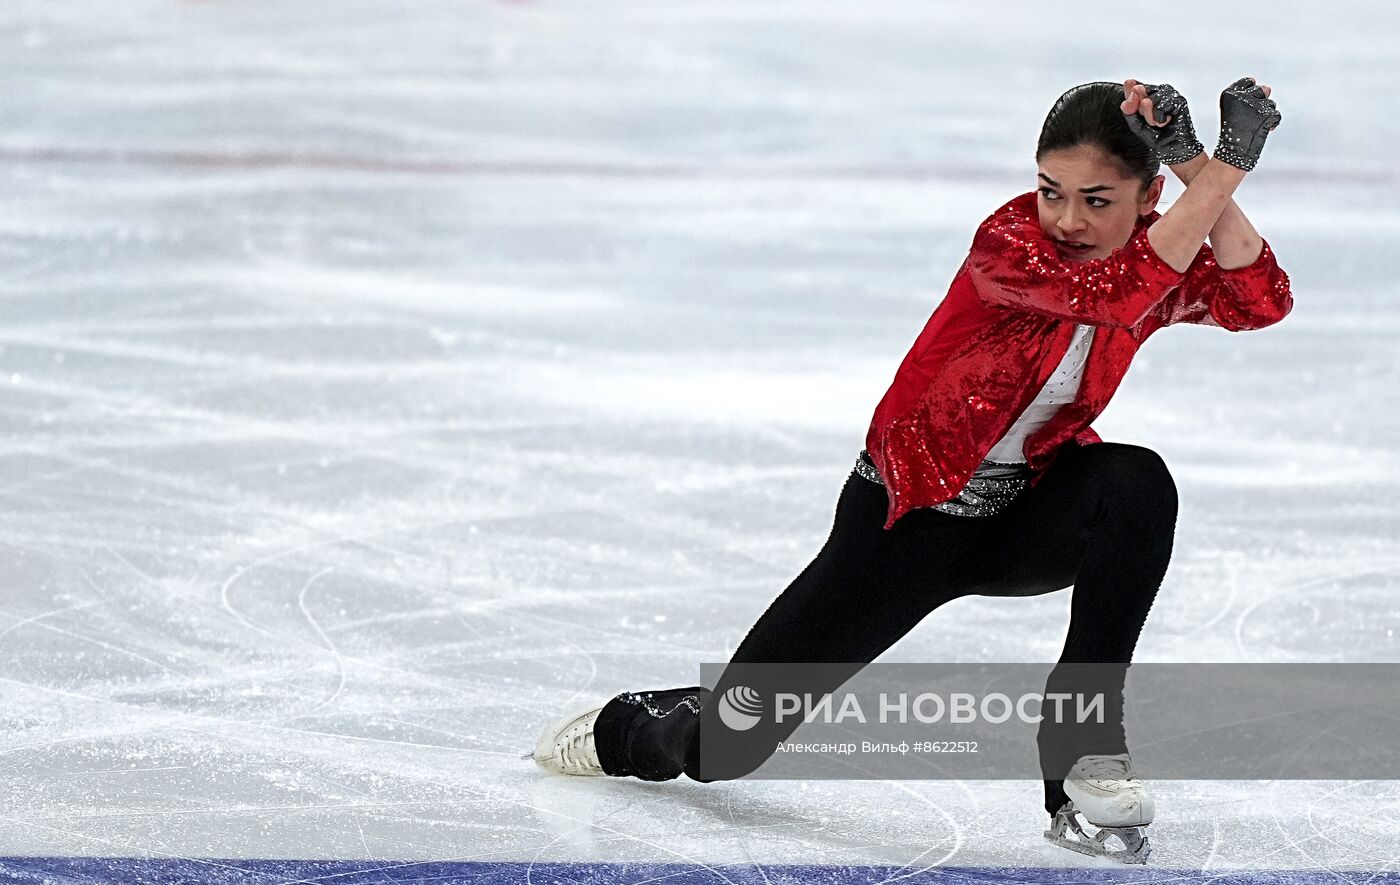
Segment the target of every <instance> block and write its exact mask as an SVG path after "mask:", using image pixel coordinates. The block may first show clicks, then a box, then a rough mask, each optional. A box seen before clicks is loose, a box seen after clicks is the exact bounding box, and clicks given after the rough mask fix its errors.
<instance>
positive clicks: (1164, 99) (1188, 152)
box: [1121, 80, 1205, 166]
mask: <svg viewBox="0 0 1400 885" xmlns="http://www.w3.org/2000/svg"><path fill="white" fill-rule="evenodd" d="M1121 108H1122V110H1123V113H1124V114H1125V115H1126V116H1127V120H1128V128H1129V129H1131V130H1133V134H1134V135H1136V136H1137V137H1138V138H1140V139H1142V141H1143V142H1145V143H1146V144H1147V146H1148V147H1150V148H1152V149H1153V150H1155V151H1156V152H1157V156H1159V157H1161V158H1162V162H1163V163H1166V164H1167V165H1168V166H1175V165H1176V164H1178V163H1185V162H1186V161H1188V160H1191V159H1193V158H1195V157H1198V156H1200V155H1201V154H1203V153H1205V148H1204V147H1203V146H1202V145H1201V141H1200V139H1198V138H1197V137H1196V128H1195V127H1194V126H1193V125H1192V124H1191V111H1190V109H1189V108H1188V107H1187V105H1186V97H1185V96H1184V95H1182V94H1181V93H1180V92H1177V91H1176V89H1175V88H1173V87H1172V86H1171V84H1169V83H1163V84H1161V85H1160V86H1153V85H1152V84H1150V83H1139V82H1138V81H1136V80H1124V81H1123V104H1122V105H1121Z"/></svg>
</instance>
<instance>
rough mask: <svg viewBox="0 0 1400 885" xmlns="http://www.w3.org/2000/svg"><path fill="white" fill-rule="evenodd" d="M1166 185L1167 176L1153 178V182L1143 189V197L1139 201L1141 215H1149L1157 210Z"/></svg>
mask: <svg viewBox="0 0 1400 885" xmlns="http://www.w3.org/2000/svg"><path fill="white" fill-rule="evenodd" d="M1166 183H1167V177H1166V176H1165V175H1154V176H1152V180H1151V181H1149V182H1148V183H1147V186H1146V187H1144V188H1143V189H1142V197H1141V198H1140V199H1139V201H1138V214H1139V215H1147V214H1150V213H1151V212H1153V211H1155V210H1156V208H1157V202H1158V201H1159V200H1161V199H1162V187H1163V185H1165V184H1166Z"/></svg>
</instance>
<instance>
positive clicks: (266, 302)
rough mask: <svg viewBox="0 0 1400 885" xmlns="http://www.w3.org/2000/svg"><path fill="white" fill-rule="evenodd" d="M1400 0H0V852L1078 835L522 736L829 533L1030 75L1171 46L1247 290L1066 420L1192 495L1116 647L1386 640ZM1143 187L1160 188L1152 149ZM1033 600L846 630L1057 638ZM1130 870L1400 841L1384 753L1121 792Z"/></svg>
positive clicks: (531, 853) (991, 173) (331, 853)
mask: <svg viewBox="0 0 1400 885" xmlns="http://www.w3.org/2000/svg"><path fill="white" fill-rule="evenodd" d="M1397 68H1400V8H1397V7H1396V6H1395V5H1394V4H1391V3H1386V2H1381V0H1374V2H1368V3H1361V2H1357V3H1349V2H1333V3H1327V4H1276V3H1263V2H1259V3H1248V4H1220V3H1214V2H1199V0H1188V2H1179V3H1173V4H1167V5H1154V6H1151V7H1146V6H1141V5H1139V6H1129V5H1123V4H1117V3H1105V4H1097V5H1090V4H1072V5H1063V4H1045V3H1037V2H1025V0H1018V2H1006V3H997V4H986V3H982V4H952V3H948V4H932V3H921V2H913V0H901V2H892V3H882V4H878V5H864V4H845V3H835V2H827V3H814V2H765V3H745V2H722V3H703V4H686V3H681V4H657V3H644V2H631V3H617V2H610V3H590V4H584V3H554V2H534V0H526V2H514V3H504V2H503V3H494V2H484V0H482V2H463V0H423V2H415V3H411V4H397V3H373V2H367V0H359V2H344V0H342V2H326V0H314V2H296V3H285V2H274V0H256V2H255V0H238V2H235V0H202V2H200V0H124V2H122V3H108V2H97V0H66V2H63V3H53V2H35V0H12V2H10V3H7V4H5V5H4V6H3V7H0V384H3V386H0V397H3V400H0V492H3V499H2V503H0V563H3V573H2V574H3V579H4V580H3V584H2V585H0V586H2V587H3V590H0V775H2V776H3V781H4V783H5V785H6V789H5V790H3V791H0V797H3V798H0V828H2V829H3V834H4V835H3V837H0V855H5V854H76V855H150V856H154V857H239V856H247V857H299V858H374V859H386V860H396V859H397V860H427V859H475V860H530V859H539V860H584V859H645V860H659V861H678V862H686V863H693V864H696V865H707V864H717V863H732V862H746V861H752V862H756V863H760V864H770V863H772V864H776V863H784V862H795V861H801V862H822V863H843V864H858V863H894V864H896V865H901V864H907V865H908V866H907V870H909V871H914V870H918V869H922V868H925V867H929V866H933V865H939V864H946V865H956V866H978V865H1010V866H1038V865H1051V866H1056V865H1058V866H1073V865H1078V864H1081V863H1084V862H1086V861H1082V860H1081V859H1080V858H1078V857H1076V856H1072V855H1069V856H1067V855H1068V853H1067V852H1058V853H1057V852H1056V850H1055V849H1051V848H1048V847H1045V846H1043V844H1042V840H1041V837H1040V830H1041V829H1042V827H1043V825H1044V815H1043V812H1042V811H1041V810H1040V807H1039V806H1040V799H1039V786H1038V784H1036V783H1034V782H1030V781H1024V782H1023V781H996V782H976V783H973V782H891V783H881V782H858V783H832V782H822V783H800V782H775V781H763V782H760V781H750V782H739V783H730V784H711V785H701V784H697V783H693V782H689V781H678V782H674V783H667V784H643V783H639V782H635V781H628V782H621V781H611V782H599V781H580V780H565V779H549V778H547V777H545V776H543V775H541V774H540V773H539V772H538V771H537V770H536V769H535V768H534V767H533V766H531V765H530V764H529V763H527V762H522V761H521V760H520V759H519V758H518V757H519V754H520V753H521V752H524V751H526V750H528V749H529V746H530V744H531V743H532V741H533V739H534V735H535V732H536V731H537V730H538V729H539V728H540V727H541V726H542V725H543V724H545V723H546V722H547V721H548V720H550V719H551V718H552V717H553V716H554V715H556V714H557V713H558V712H559V711H561V710H564V709H566V708H568V707H571V706H574V705H576V704H578V703H580V702H584V701H587V700H592V699H595V698H596V699H602V698H606V697H608V696H610V695H611V694H613V693H616V692H618V691H621V690H624V689H641V688H658V687H665V686H670V685H686V684H692V683H693V682H694V681H695V679H696V677H697V674H698V667H699V664H700V663H701V662H703V661H720V660H724V659H725V658H726V655H727V653H728V652H729V651H730V650H732V648H733V647H734V646H735V644H736V643H737V642H738V641H739V640H740V638H741V637H742V636H743V634H744V631H745V630H746V629H747V628H748V626H749V625H750V624H751V623H752V621H753V620H754V619H755V618H756V617H757V615H758V614H759V613H760V612H761V611H762V610H763V609H764V608H765V607H766V605H767V604H768V602H769V601H770V600H771V598H772V597H773V596H774V595H775V594H776V593H777V592H778V591H779V590H781V589H782V588H783V587H784V586H785V585H786V584H787V582H788V581H789V580H790V579H791V578H792V577H793V576H794V575H795V574H796V573H797V572H798V571H799V570H800V569H801V568H802V567H803V566H804V565H805V564H806V562H807V561H808V560H809V559H810V557H811V556H812V554H813V553H815V552H816V550H817V549H818V548H819V547H820V545H821V543H822V541H823V540H824V539H825V537H826V533H827V531H828V529H829V526H830V519H831V513H832V507H833V504H834V502H835V499H836V494H837V492H838V490H839V489H840V486H841V484H842V482H843V481H844V479H845V476H846V474H847V473H848V472H849V470H850V467H851V463H852V461H853V459H854V457H855V454H856V452H857V450H858V449H859V448H860V446H861V444H862V441H863V437H864V432H865V429H866V425H867V422H868V420H869V417H870V411H871V409H872V408H873V406H874V404H875V402H876V401H877V400H878V398H879V396H880V394H881V393H882V392H883V391H884V389H885V386H886V385H887V384H888V382H889V380H890V378H891V376H892V374H893V371H894V369H895V367H896V365H897V364H898V362H899V360H900V359H901V358H902V356H903V354H904V352H905V350H906V349H907V347H908V345H909V343H910V342H911V341H912V340H913V337H914V335H915V334H916V333H917V331H918V330H919V328H920V327H921V326H922V324H923V322H924V320H925V319H926V317H927V316H928V314H929V313H930V311H931V310H932V309H933V308H934V307H935V306H936V305H937V303H938V301H939V299H940V298H941V297H942V295H943V292H944V291H945V289H946V286H947V283H948V281H949V279H950V278H951V276H952V274H953V272H954V271H955V270H956V268H957V266H958V264H959V262H960V261H961V259H962V256H963V254H964V253H965V250H966V247H967V243H968V241H969V237H970V235H971V232H972V230H973V228H974V227H975V225H976V224H977V222H979V221H980V220H981V219H982V218H983V217H985V215H986V214H987V213H988V212H990V211H991V210H992V209H993V208H995V207H996V206H998V205H1000V204H1001V203H1003V202H1005V201H1006V200H1007V199H1009V198H1010V197H1011V196H1014V195H1015V194H1017V193H1021V192H1023V191H1026V190H1029V189H1030V188H1031V187H1032V175H1033V170H1034V167H1033V165H1032V156H1031V155H1032V153H1033V149H1034V141H1035V137H1036V133H1037V130H1038V127H1039V124H1040V120H1041V118H1042V116H1043V114H1044V112H1045V110H1046V108H1047V107H1048V106H1049V103H1050V102H1051V101H1052V100H1053V98H1054V97H1055V96H1056V95H1058V94H1059V92H1060V91H1062V90H1063V89H1065V88H1067V87H1068V86H1070V85H1073V84H1076V83H1080V82H1083V81H1086V80H1094V79H1122V78H1124V77H1129V76H1131V77H1137V78H1139V79H1144V80H1149V81H1157V80H1170V81H1172V82H1173V83H1175V84H1176V85H1177V86H1178V87H1179V88H1180V89H1181V90H1182V91H1183V92H1184V93H1185V94H1186V95H1187V96H1189V97H1190V98H1191V99H1192V101H1193V104H1194V106H1195V108H1196V109H1197V110H1196V119H1197V122H1198V125H1200V127H1201V128H1202V130H1203V132H1208V133H1212V134H1210V135H1207V141H1208V143H1213V128H1214V125H1215V121H1216V119H1217V114H1216V112H1215V110H1214V96H1215V95H1216V94H1217V93H1218V91H1219V89H1220V88H1221V87H1223V86H1224V85H1225V84H1227V83H1229V82H1230V81H1232V80H1234V79H1235V78H1237V77H1239V76H1241V75H1245V74H1253V75H1256V76H1258V77H1260V78H1261V79H1262V80H1264V81H1265V82H1269V83H1271V84H1272V85H1273V86H1274V87H1275V89H1276V93H1275V97H1276V99H1277V100H1278V102H1279V105H1280V107H1281V108H1282V110H1283V115H1284V122H1283V126H1282V127H1281V128H1280V130H1279V131H1278V132H1277V133H1276V134H1275V135H1274V136H1272V137H1271V138H1270V142H1269V145H1268V148H1267V150H1266V152H1265V155H1264V158H1263V161H1262V163H1261V166H1260V169H1259V171H1258V172H1256V173H1254V174H1252V175H1251V176H1250V178H1249V180H1248V181H1247V182H1246V184H1245V186H1244V188H1243V189H1242V191H1241V193H1240V196H1239V199H1240V202H1241V204H1242V205H1243V206H1244V207H1245V208H1246V210H1247V211H1248V213H1249V214H1250V216H1251V218H1253V219H1254V220H1255V221H1256V223H1257V225H1258V227H1259V229H1260V230H1261V232H1262V233H1263V234H1264V236H1265V237H1266V238H1268V240H1269V241H1270V242H1271V243H1272V244H1273V246H1274V248H1275V250H1276V252H1277V254H1278V255H1279V256H1280V260H1281V262H1282V263H1283V265H1284V267H1285V268H1286V269H1287V270H1288V271H1289V273H1290V274H1291V275H1292V278H1293V285H1294V292H1295V297H1296V302H1297V307H1296V309H1295V311H1294V313H1293V315H1292V316H1290V317H1289V318H1288V319H1287V320H1286V321H1284V322H1283V323H1282V324H1280V325H1279V326H1276V327H1274V328H1270V329H1268V330H1265V331H1261V332H1257V333H1248V334H1242V335H1232V334H1230V333H1226V332H1223V331H1221V330H1219V329H1206V328H1178V329H1172V330H1168V331H1167V332H1165V333H1163V334H1161V335H1159V336H1157V337H1156V338H1154V339H1153V341H1152V342H1151V343H1150V345H1149V346H1148V347H1147V348H1145V349H1144V351H1143V352H1142V353H1141V355H1140V356H1139V358H1138V359H1137V362H1136V364H1135V367H1134V369H1133V370H1132V372H1131V373H1130V375H1129V377H1128V379H1127V381H1126V382H1125V383H1124V385H1123V387H1122V388H1121V390H1120V391H1119V393H1118V394H1117V397H1116V399H1115V400H1114V402H1113V404H1112V406H1111V407H1110V408H1109V410H1108V411H1107V413H1106V414H1105V415H1104V416H1103V417H1102V418H1101V419H1100V420H1099V421H1098V422H1096V425H1095V426H1096V428H1097V429H1098V430H1099V432H1100V433H1101V434H1102V435H1103V436H1104V437H1105V438H1106V439H1111V440H1117V441H1123V442H1135V443H1139V444H1143V445H1149V446H1152V447H1153V448H1155V449H1157V450H1158V451H1160V452H1161V453H1162V454H1163V455H1164V456H1165V457H1166V459H1167V461H1168V463H1169V464H1170V465H1171V467H1172V469H1173V471H1174V472H1175V475H1176V478H1177V481H1178V485H1179V487H1180V489H1181V494H1182V513H1181V517H1180V521H1179V531H1178V536H1177V541H1176V552H1175V557H1174V560H1173V563H1172V567H1171V571H1170V573H1169V575H1168V578H1167V581H1166V584H1165V586H1164V588H1163V592H1162V595H1161V597H1160V598H1159V601H1158V604H1157V606H1156V609H1155V610H1154V612H1153V614H1152V617H1151V620H1150V622H1149V624H1148V628H1147V631H1146V634H1145V636H1144V637H1143V640H1142V644H1141V646H1140V652H1139V657H1138V659H1139V660H1141V661H1318V662H1325V661H1333V662H1344V661H1370V662H1393V661H1395V660H1396V659H1397V656H1400V649H1398V648H1397V642H1396V638H1395V631H1396V629H1397V627H1400V602H1398V601H1397V592H1400V580H1397V574H1400V543H1397V540H1396V539H1397V537H1400V531H1397V529H1400V517H1397V508H1396V503H1395V502H1396V500H1397V493H1400V456H1397V450H1396V445H1395V440H1396V438H1397V436H1400V409H1397V408H1396V406H1397V398H1398V397H1397V393H1396V391H1397V389H1400V369H1398V368H1397V359H1396V357H1397V350H1396V344H1395V341H1396V337H1397V333H1400V307H1397V303H1396V297H1397V294H1396V289H1395V286H1394V279H1395V272H1394V266H1393V264H1392V262H1393V261H1395V260H1396V248H1395V240H1396V235H1397V233H1400V210H1397V208H1396V204H1397V198H1400V173H1397V171H1396V167H1395V146H1396V145H1397V144H1400V123H1398V122H1397V118H1396V115H1395V114H1394V112H1393V105H1394V97H1393V94H1392V93H1393V88H1394V84H1393V81H1394V74H1395V71H1396V70H1397ZM1172 193H1173V194H1175V193H1179V189H1178V190H1175V191H1172ZM1067 599H1068V593H1058V594H1054V595H1051V596H1048V597H1043V598H1036V599H1017V600H965V601H961V602H958V603H956V604H954V605H952V606H949V607H948V608H947V609H945V610H942V611H940V612H939V613H938V614H937V615H936V616H934V617H931V618H930V619H929V620H928V621H926V622H925V623H924V624H922V625H921V626H920V628H919V629H918V630H916V631H915V632H914V633H912V634H911V635H910V636H908V637H907V638H906V639H904V640H903V641H901V642H900V643H899V644H898V645H897V646H896V647H895V648H894V649H892V650H891V651H890V652H889V653H888V655H887V656H886V657H885V658H884V659H885V660H908V661H919V660H932V661H939V660H973V661H1045V660H1052V659H1053V658H1054V656H1055V654H1056V653H1057V650H1058V647H1059V644H1060V642H1061V640H1062V639H1063V630H1062V625H1063V624H1064V621H1065V617H1066V605H1067ZM1157 793H1158V796H1159V821H1158V823H1157V824H1156V825H1155V826H1154V828H1153V829H1154V834H1155V836H1154V838H1155V841H1156V843H1157V854H1156V857H1155V859H1154V861H1155V863H1156V864H1157V865H1160V866H1164V867H1179V868H1188V869H1201V870H1206V871H1217V870H1226V869H1231V868H1237V867H1238V868H1257V869H1284V868H1292V869H1299V868H1319V867H1320V868H1324V869H1332V870H1343V869H1349V868H1357V869H1363V870H1377V871H1379V870H1391V869H1394V868H1395V867H1396V865H1397V857H1400V835H1397V833H1398V832H1400V826H1397V818H1398V817H1400V815H1397V802H1398V801H1400V788H1398V787H1397V785H1396V784H1395V783H1394V782H1385V781H1371V782H1355V783H1353V782H1345V783H1344V782H1325V783H1322V782H1286V781H1278V782H1265V783H1253V782H1250V783H1245V782H1179V781H1178V782H1162V783H1160V784H1157Z"/></svg>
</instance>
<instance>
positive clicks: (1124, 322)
mask: <svg viewBox="0 0 1400 885" xmlns="http://www.w3.org/2000/svg"><path fill="white" fill-rule="evenodd" d="M1244 175H1245V173H1244V171H1243V170H1241V169H1238V168H1236V167H1234V166H1231V165H1229V164H1227V163H1222V162H1220V161H1219V160H1211V161H1209V164H1208V165H1207V166H1206V168H1204V169H1202V170H1201V172H1200V173H1199V174H1198V175H1197V176H1196V177H1195V180H1194V181H1193V182H1192V184H1191V185H1190V186H1189V187H1187V189H1186V193H1185V194H1183V195H1182V197H1181V199H1180V200H1178V201H1177V202H1176V205H1174V206H1172V208H1171V209H1170V210H1168V211H1167V213H1166V214H1165V215H1163V216H1162V217H1161V218H1158V219H1157V220H1156V221H1154V222H1153V223H1152V224H1151V226H1149V227H1147V228H1145V229H1142V230H1139V231H1137V232H1136V233H1135V234H1133V236H1132V237H1131V238H1130V239H1129V240H1128V242H1127V244H1126V245H1124V246H1123V248H1121V249H1116V250H1114V251H1113V252H1112V253H1111V254H1110V255H1108V256H1107V257H1105V258H1096V259H1093V260H1090V261H1073V260H1070V259H1068V258H1065V257H1064V256H1062V255H1060V253H1059V250H1058V249H1056V248H1055V244H1054V243H1053V242H1052V241H1051V239H1050V238H1049V237H1048V236H1046V234H1045V233H1044V231H1043V230H1042V229H1041V227H1040V221H1039V219H1038V217H1037V215H1036V211H1035V204H1034V199H1033V198H1029V199H1028V198H1027V197H1022V198H1019V199H1017V200H1013V201H1012V202H1011V203H1008V204H1007V205H1006V206H1004V207H1002V208H1001V209H999V210H998V211H997V212H996V213H995V214H993V215H992V217H991V218H989V219H987V221H986V222H984V223H983V224H982V226H981V227H980V228H978V230H977V235H976V236H975V237H974V238H973V241H972V251H971V254H970V255H969V256H968V262H967V269H968V273H969V275H970V276H971V277H972V281H973V284H974V285H975V286H976V288H977V294H978V296H979V297H980V298H981V299H982V300H983V301H984V302H986V303H988V304H991V305H993V306H998V307H1012V308H1017V309H1019V310H1026V311H1030V312H1033V313H1040V314H1046V315H1050V316H1054V317H1057V318H1059V319H1066V320H1072V321H1074V322H1077V323H1085V324H1088V325H1097V326H1119V327H1123V328H1131V327H1132V326H1135V325H1137V324H1138V323H1139V322H1141V321H1142V320H1143V318H1144V317H1146V316H1147V315H1148V314H1149V313H1151V312H1152V310H1153V308H1155V307H1156V306H1157V305H1158V304H1159V303H1160V302H1161V301H1162V299H1163V298H1165V297H1166V295H1167V293H1168V292H1170V291H1171V290H1172V289H1173V288H1175V287H1176V286H1177V285H1178V284H1179V283H1180V282H1181V279H1182V273H1183V272H1184V271H1185V270H1186V269H1187V268H1188V267H1190V266H1191V262H1192V261H1193V260H1194V259H1195V258H1196V255H1197V254H1198V253H1199V252H1200V251H1201V246H1202V243H1204V242H1205V238H1206V234H1207V233H1208V232H1209V231H1210V229H1211V227H1212V225H1214V224H1215V221H1216V219H1217V218H1219V216H1220V212H1221V210H1223V209H1224V208H1225V204H1226V203H1227V202H1228V201H1229V199H1230V196H1231V195H1232V194H1233V193H1234V192H1235V188H1236V187H1238V186H1239V183H1240V182H1241V181H1243V180H1244ZM1028 197H1029V195H1028Z"/></svg>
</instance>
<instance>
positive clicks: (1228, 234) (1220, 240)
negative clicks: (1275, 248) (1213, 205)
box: [1167, 154, 1264, 270]
mask: <svg viewBox="0 0 1400 885" xmlns="http://www.w3.org/2000/svg"><path fill="white" fill-rule="evenodd" d="M1207 162H1209V160H1208V159H1207V158H1206V155H1205V154H1198V155H1197V156H1195V157H1193V158H1192V159H1190V160H1187V161H1186V162H1184V163H1178V164H1176V165H1173V166H1168V167H1167V168H1168V169H1171V171H1172V174H1174V175H1175V176H1176V177H1177V178H1178V179H1180V181H1181V183H1182V184H1184V185H1187V186H1188V187H1189V186H1190V185H1191V182H1192V181H1193V180H1194V179H1195V178H1196V176H1197V175H1198V174H1200V172H1201V170H1202V169H1204V168H1205V166H1206V163H1207ZM1210 246H1211V249H1212V250H1213V251H1214V254H1215V262H1216V264H1217V265H1219V267H1220V268H1221V269H1222V270H1234V269H1236V268H1241V267H1248V266H1249V265H1251V264H1253V263H1254V262H1255V260H1257V259H1258V258H1259V255H1260V253H1261V252H1262V251H1263V249H1264V240H1263V238H1262V237H1260V236H1259V232H1258V231H1257V230H1255V229H1254V225H1253V224H1251V223H1250V221H1249V219H1248V218H1247V217H1245V214H1244V211H1243V210H1241V209H1240V207H1239V204H1237V203H1236V202H1235V201H1234V199H1233V198H1231V199H1230V200H1229V201H1228V202H1227V203H1226V204H1225V208H1224V209H1223V210H1222V211H1221V213H1220V217H1219V218H1217V219H1216V221H1215V226H1214V227H1212V228H1211V229H1210Z"/></svg>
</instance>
